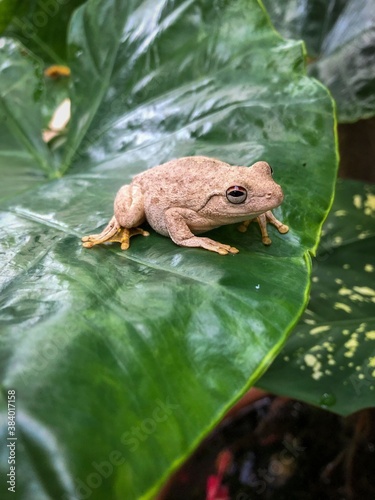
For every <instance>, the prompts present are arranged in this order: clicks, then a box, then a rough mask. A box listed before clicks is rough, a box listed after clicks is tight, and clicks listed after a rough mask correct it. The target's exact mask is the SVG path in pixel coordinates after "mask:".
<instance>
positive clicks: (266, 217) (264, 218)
mask: <svg viewBox="0 0 375 500" xmlns="http://www.w3.org/2000/svg"><path fill="white" fill-rule="evenodd" d="M252 220H254V219H252ZM252 220H246V221H244V222H243V223H242V224H241V225H240V226H239V228H238V230H239V231H241V233H245V232H246V231H247V228H248V227H249V225H250V223H251V222H252ZM256 221H257V222H258V224H259V227H260V231H261V233H262V243H263V245H271V243H272V241H271V239H270V237H269V236H268V232H267V222H269V223H270V224H272V225H273V226H275V227H276V229H277V230H278V231H279V233H281V234H285V233H287V232H288V231H289V227H288V226H287V225H286V224H283V223H282V222H280V221H279V220H278V219H276V217H275V216H274V215H273V213H272V212H271V210H268V212H265V213H264V214H261V215H259V216H258V217H257V218H256Z"/></svg>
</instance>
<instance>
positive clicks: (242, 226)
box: [237, 220, 251, 233]
mask: <svg viewBox="0 0 375 500" xmlns="http://www.w3.org/2000/svg"><path fill="white" fill-rule="evenodd" d="M250 222H251V220H245V221H244V222H242V224H240V225H239V226H238V228H237V229H238V230H239V232H240V233H246V231H247V228H248V227H249V225H250Z"/></svg>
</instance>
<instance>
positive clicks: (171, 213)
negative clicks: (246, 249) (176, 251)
mask: <svg viewBox="0 0 375 500" xmlns="http://www.w3.org/2000/svg"><path fill="white" fill-rule="evenodd" d="M165 221H166V225H167V230H168V233H169V236H170V238H171V239H172V241H174V243H176V244H177V245H180V246H182V247H198V248H205V249H206V250H210V251H211V252H216V253H218V254H220V255H227V254H228V253H238V250H237V248H235V247H231V246H230V245H225V244H223V243H219V242H218V241H215V240H212V239H210V238H205V237H200V236H195V234H193V233H192V231H191V229H190V227H189V225H191V227H194V223H196V224H197V225H198V226H199V222H200V221H199V216H197V214H196V213H195V212H193V211H192V210H188V209H183V208H170V209H169V210H167V211H166V212H165Z"/></svg>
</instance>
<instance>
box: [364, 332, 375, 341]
mask: <svg viewBox="0 0 375 500" xmlns="http://www.w3.org/2000/svg"><path fill="white" fill-rule="evenodd" d="M365 335H366V338H367V339H369V340H375V330H371V331H370V332H366V333H365Z"/></svg>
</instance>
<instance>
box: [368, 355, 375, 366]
mask: <svg viewBox="0 0 375 500" xmlns="http://www.w3.org/2000/svg"><path fill="white" fill-rule="evenodd" d="M368 365H369V366H371V368H372V367H375V356H372V357H371V358H369V359H368Z"/></svg>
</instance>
